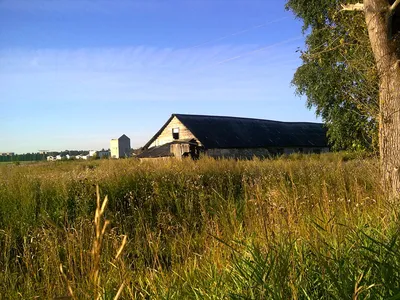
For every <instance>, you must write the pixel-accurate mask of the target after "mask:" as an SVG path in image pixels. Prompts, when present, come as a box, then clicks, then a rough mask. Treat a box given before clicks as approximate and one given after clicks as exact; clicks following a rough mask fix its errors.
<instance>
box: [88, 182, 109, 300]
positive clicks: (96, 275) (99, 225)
mask: <svg viewBox="0 0 400 300" xmlns="http://www.w3.org/2000/svg"><path fill="white" fill-rule="evenodd" d="M96 195H97V203H96V204H97V205H96V212H95V216H94V226H95V230H96V236H95V239H94V242H93V248H92V255H93V267H92V273H91V275H92V276H91V277H92V283H93V287H94V297H95V299H100V297H101V294H100V259H101V245H102V242H103V239H104V234H105V231H106V229H107V226H108V225H109V223H110V222H109V221H107V220H105V221H104V222H102V221H101V217H102V216H103V214H104V210H105V208H106V205H107V202H108V197H107V196H106V197H105V198H104V201H103V203H102V204H101V205H100V191H99V186H98V185H97V186H96Z"/></svg>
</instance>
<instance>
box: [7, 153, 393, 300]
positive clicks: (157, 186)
mask: <svg viewBox="0 0 400 300" xmlns="http://www.w3.org/2000/svg"><path fill="white" fill-rule="evenodd" d="M344 158H345V157H344V156H343V155H339V154H327V155H311V156H299V157H296V156H292V157H289V158H281V159H277V160H265V161H260V160H254V161H233V160H218V161H216V160H213V159H207V158H204V159H201V160H199V161H190V160H183V161H176V160H172V159H171V160H166V161H163V162H160V161H158V162H150V161H149V162H142V163H141V162H139V161H137V160H133V159H128V160H118V161H111V160H110V161H109V160H104V161H94V162H56V163H38V164H31V165H19V166H17V165H0V299H32V298H38V299H52V298H57V297H67V298H63V299H68V298H70V299H114V298H120V299H141V298H145V299H157V298H161V299H170V298H171V299H224V298H227V299H243V298H244V299H400V240H399V239H398V237H399V221H398V211H399V210H398V204H397V203H396V202H393V203H390V202H389V201H388V200H387V199H386V197H385V195H384V193H383V192H382V190H381V187H380V184H379V172H378V163H377V161H376V160H375V159H364V160H361V159H353V160H347V159H344ZM96 186H98V187H99V193H100V197H101V198H100V199H99V200H100V201H99V202H100V203H99V204H97V203H96V201H97V200H96V199H97V194H96ZM106 195H107V196H108V202H107V203H105V204H104V206H103V207H101V205H102V203H103V200H104V198H105V196H106ZM96 211H97V214H96V215H97V217H96V218H95V212H96ZM103 228H104V231H103Z"/></svg>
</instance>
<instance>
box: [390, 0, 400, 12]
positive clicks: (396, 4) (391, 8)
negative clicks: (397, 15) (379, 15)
mask: <svg viewBox="0 0 400 300" xmlns="http://www.w3.org/2000/svg"><path fill="white" fill-rule="evenodd" d="M399 4H400V0H396V1H394V3H393V4H392V6H391V7H390V14H391V15H393V14H394V11H395V10H396V8H397V6H399Z"/></svg>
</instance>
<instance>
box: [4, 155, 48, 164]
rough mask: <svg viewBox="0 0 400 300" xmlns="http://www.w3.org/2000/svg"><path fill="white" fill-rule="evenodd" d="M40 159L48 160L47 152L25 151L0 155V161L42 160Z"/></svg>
mask: <svg viewBox="0 0 400 300" xmlns="http://www.w3.org/2000/svg"><path fill="white" fill-rule="evenodd" d="M40 160H46V154H40V153H24V154H15V155H7V156H0V162H14V161H40Z"/></svg>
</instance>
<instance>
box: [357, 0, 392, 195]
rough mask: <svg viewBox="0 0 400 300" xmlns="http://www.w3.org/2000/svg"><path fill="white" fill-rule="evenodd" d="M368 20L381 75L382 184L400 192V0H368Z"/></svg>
mask: <svg viewBox="0 0 400 300" xmlns="http://www.w3.org/2000/svg"><path fill="white" fill-rule="evenodd" d="M364 11H365V21H366V24H367V27H368V34H369V39H370V41H371V46H372V51H373V53H374V56H375V61H376V66H377V70H378V74H379V151H380V157H381V167H382V172H383V183H384V185H385V187H386V189H387V190H388V191H389V193H390V194H391V196H394V197H398V196H399V194H400V26H399V18H400V0H396V1H395V2H394V1H390V0H389V1H388V0H365V1H364Z"/></svg>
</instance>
